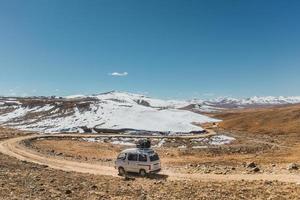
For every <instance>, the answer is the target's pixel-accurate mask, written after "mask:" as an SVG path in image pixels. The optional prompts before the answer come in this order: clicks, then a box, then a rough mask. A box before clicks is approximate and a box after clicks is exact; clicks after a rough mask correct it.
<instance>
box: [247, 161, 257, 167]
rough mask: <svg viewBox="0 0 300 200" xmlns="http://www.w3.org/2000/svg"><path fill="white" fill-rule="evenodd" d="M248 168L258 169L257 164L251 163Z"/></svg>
mask: <svg viewBox="0 0 300 200" xmlns="http://www.w3.org/2000/svg"><path fill="white" fill-rule="evenodd" d="M247 168H256V164H255V162H250V163H248V164H247Z"/></svg>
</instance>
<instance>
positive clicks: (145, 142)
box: [136, 139, 151, 149]
mask: <svg viewBox="0 0 300 200" xmlns="http://www.w3.org/2000/svg"><path fill="white" fill-rule="evenodd" d="M136 147H137V148H139V149H148V148H150V147H151V141H150V140H149V139H141V140H139V141H138V142H137V144H136Z"/></svg>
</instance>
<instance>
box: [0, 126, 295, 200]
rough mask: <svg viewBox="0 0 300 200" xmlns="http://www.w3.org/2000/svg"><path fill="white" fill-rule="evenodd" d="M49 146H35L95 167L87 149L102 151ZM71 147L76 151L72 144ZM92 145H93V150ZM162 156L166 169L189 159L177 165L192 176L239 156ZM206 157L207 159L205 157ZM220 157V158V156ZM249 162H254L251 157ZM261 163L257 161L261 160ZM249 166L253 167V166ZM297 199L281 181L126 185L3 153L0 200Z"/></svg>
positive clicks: (2, 135) (136, 181)
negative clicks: (196, 170) (196, 172)
mask: <svg viewBox="0 0 300 200" xmlns="http://www.w3.org/2000/svg"><path fill="white" fill-rule="evenodd" d="M22 134H24V133H23V132H19V131H15V130H10V129H0V140H3V139H6V138H9V137H16V136H18V135H22ZM26 134H29V133H26ZM40 142H41V141H40ZM47 142H48V143H47ZM47 142H45V141H43V143H39V144H37V143H36V146H37V147H41V146H39V145H43V147H46V146H45V145H46V144H47V145H48V147H49V149H48V150H50V147H51V148H52V150H54V152H52V151H49V152H52V153H53V154H54V155H52V156H64V154H69V155H70V156H71V157H70V158H69V159H84V160H82V161H84V162H95V160H94V159H95V158H96V159H97V156H99V155H95V153H94V154H93V153H91V152H92V151H89V150H88V149H89V148H92V149H93V148H100V147H99V146H97V145H99V144H94V143H87V142H85V143H82V141H81V142H75V143H74V141H62V143H61V144H63V143H64V145H66V143H65V142H70V144H69V146H67V148H66V146H65V148H64V151H63V149H59V148H62V147H63V145H59V143H57V141H55V142H56V144H58V145H56V148H57V149H54V148H53V146H51V145H52V143H51V141H50V142H49V141H47ZM52 142H53V141H52ZM72 142H73V146H72V145H71V143H72ZM83 144H85V146H84V147H83V146H82V145H83ZM49 145H50V146H49ZM78 145H81V147H82V148H81V150H80V151H77V152H75V153H76V154H79V155H81V157H77V158H75V157H74V158H72V152H73V153H74V151H73V150H74V149H77V147H78ZM90 145H92V147H91V146H90ZM93 145H96V146H93ZM108 147H109V146H106V147H103V148H102V150H103V149H108V151H107V152H110V153H115V154H116V153H117V152H118V151H119V150H120V149H119V148H121V147H117V148H115V147H111V148H110V149H109V148H108ZM226 148H228V147H226ZM233 149H235V148H233ZM251 149H252V148H250V150H249V152H251V151H252V150H251ZM266 149H267V150H266ZM268 149H269V148H262V151H269V150H268ZM48 150H47V148H45V149H44V150H43V151H47V152H48ZM94 150H95V149H94ZM98 150H99V149H98ZM66 151H69V152H66ZM243 151H244V150H243ZM94 152H101V151H94ZM107 152H106V153H107ZM221 152H226V151H225V150H224V151H221ZM249 152H248V153H249ZM199 153H200V155H201V156H200V157H199V156H195V155H196V154H199ZM160 154H161V155H162V158H163V160H164V158H165V160H166V161H165V164H166V165H171V164H172V163H173V164H174V162H175V158H176V157H177V155H181V156H184V158H190V160H188V161H189V162H188V163H187V162H178V163H177V164H178V166H185V167H181V168H186V169H184V170H189V169H191V170H192V171H193V170H194V169H196V168H198V167H199V166H200V167H203V166H205V165H203V162H204V160H207V159H208V158H209V159H210V161H209V162H207V164H208V165H207V169H209V168H210V166H212V165H215V166H216V167H224V166H226V165H224V161H226V160H227V163H228V158H229V157H228V156H230V155H231V154H232V156H231V158H232V159H234V158H235V157H236V155H237V154H233V153H232V151H228V152H227V153H220V152H219V151H216V152H215V153H211V152H205V151H204V152H202V151H197V150H195V152H191V153H190V154H189V153H187V152H181V151H180V150H177V149H176V151H175V150H174V151H173V152H172V151H171V152H169V151H166V150H165V149H162V150H161V151H160ZM101 155H102V154H101ZM104 155H105V154H104ZM106 155H107V157H106V158H107V159H109V156H108V155H109V154H106ZM113 155H114V154H113ZM204 155H207V156H206V157H203V156H204ZM216 155H220V156H219V157H217V156H216ZM246 155H247V153H246ZM251 155H252V154H251ZM104 157H105V156H104ZM221 157H224V160H221V161H219V162H215V163H214V161H217V160H219V159H220V158H221ZM93 158H94V159H93ZM167 158H168V159H167ZM203 158H205V159H203ZM250 158H252V160H253V157H250ZM195 159H196V160H195ZM93 160H94V161H93ZM177 160H178V157H177ZM181 160H182V159H181ZM249 160H250V159H249ZM257 161H259V159H258V160H257ZM96 162H101V163H102V162H110V160H98V161H96ZM195 163H198V164H199V163H200V165H195ZM209 163H210V164H209ZM222 163H223V164H222ZM233 163H234V162H233ZM238 163H239V165H240V164H242V163H240V162H238ZM247 164H248V165H249V164H251V162H250V163H247ZM263 164H264V163H258V166H259V167H261V165H263ZM229 166H230V165H228V169H227V170H230V171H238V170H239V169H238V170H234V169H233V168H232V167H231V166H230V167H229ZM247 168H249V169H250V168H251V169H252V168H253V169H254V168H255V167H254V166H252V167H251V166H245V167H244V166H243V167H242V166H241V169H243V170H244V169H245V170H247ZM207 169H206V170H207ZM211 170H212V171H213V172H215V171H216V168H212V169H211ZM221 171H223V170H221ZM299 196H300V185H298V184H293V183H282V182H278V181H251V182H249V181H230V182H201V181H195V180H169V179H163V178H157V177H156V178H139V177H133V178H132V179H130V180H125V179H124V178H116V177H110V176H100V175H99V176H95V175H90V174H83V173H75V172H64V171H60V170H54V169H50V168H49V167H47V166H40V165H36V164H32V163H28V162H23V161H19V160H17V159H15V158H12V157H9V156H6V155H3V154H0V199H298V198H299Z"/></svg>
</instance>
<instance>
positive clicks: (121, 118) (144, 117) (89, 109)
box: [0, 92, 218, 133]
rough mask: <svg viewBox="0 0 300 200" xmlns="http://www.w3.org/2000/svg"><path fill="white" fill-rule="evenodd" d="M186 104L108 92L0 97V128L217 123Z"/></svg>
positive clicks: (189, 127) (157, 127) (167, 128)
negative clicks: (56, 95) (64, 95)
mask: <svg viewBox="0 0 300 200" xmlns="http://www.w3.org/2000/svg"><path fill="white" fill-rule="evenodd" d="M187 105H188V102H185V101H164V100H159V99H152V98H149V97H145V96H143V95H137V94H130V93H124V92H108V93H103V94H99V95H91V96H83V95H75V96H68V97H65V98H57V97H52V98H47V97H31V98H0V125H1V124H2V125H6V126H13V127H16V128H19V129H23V130H34V131H41V132H61V131H83V130H85V131H91V130H93V131H95V130H103V129H110V130H124V129H126V130H144V131H155V132H176V133H177V132H199V131H202V130H203V129H202V128H201V127H199V126H197V125H196V124H200V123H205V122H217V121H218V120H216V119H213V118H210V117H207V116H204V115H201V114H197V113H194V112H190V111H187V110H183V109H179V108H182V107H185V106H187Z"/></svg>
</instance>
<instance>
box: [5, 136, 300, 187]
mask: <svg viewBox="0 0 300 200" xmlns="http://www.w3.org/2000/svg"><path fill="white" fill-rule="evenodd" d="M92 136H93V137H95V135H92ZM92 136H90V135H78V134H77V135H75V134H74V135H69V134H65V135H54V136H50V135H49V136H42V135H34V136H23V137H17V138H12V139H8V140H4V141H1V142H0V152H1V153H3V154H7V155H9V156H12V157H15V158H17V159H20V160H23V161H27V162H33V163H37V164H40V165H45V166H48V167H50V168H53V169H58V170H63V171H74V172H81V173H89V174H95V175H107V176H115V177H117V170H115V169H114V168H113V167H108V166H101V165H96V164H90V163H83V162H78V161H69V160H64V159H62V158H56V157H51V156H47V155H43V154H40V153H38V152H35V151H34V150H31V149H29V148H26V147H25V146H24V145H21V144H20V142H21V141H23V140H26V139H34V138H41V137H92ZM97 136H99V137H100V136H101V135H97ZM102 136H103V135H102ZM105 137H107V135H105ZM125 137H128V136H125ZM161 174H162V175H166V176H168V179H172V180H176V179H177V180H178V179H193V180H201V181H238V180H246V181H254V180H268V181H281V182H290V183H299V184H300V175H295V174H290V173H285V174H266V173H258V174H230V175H217V174H183V173H174V172H171V171H169V170H162V172H161Z"/></svg>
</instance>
